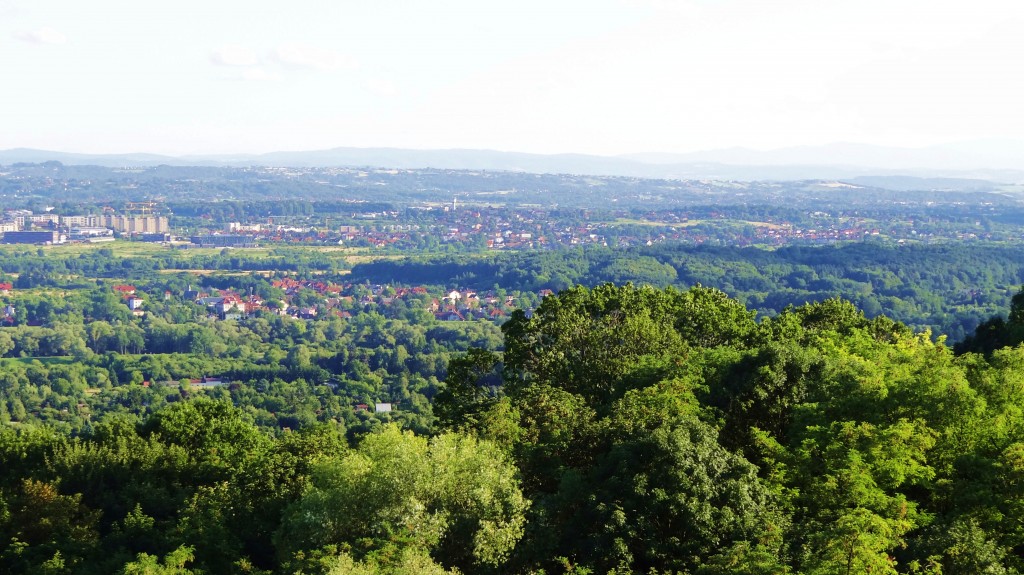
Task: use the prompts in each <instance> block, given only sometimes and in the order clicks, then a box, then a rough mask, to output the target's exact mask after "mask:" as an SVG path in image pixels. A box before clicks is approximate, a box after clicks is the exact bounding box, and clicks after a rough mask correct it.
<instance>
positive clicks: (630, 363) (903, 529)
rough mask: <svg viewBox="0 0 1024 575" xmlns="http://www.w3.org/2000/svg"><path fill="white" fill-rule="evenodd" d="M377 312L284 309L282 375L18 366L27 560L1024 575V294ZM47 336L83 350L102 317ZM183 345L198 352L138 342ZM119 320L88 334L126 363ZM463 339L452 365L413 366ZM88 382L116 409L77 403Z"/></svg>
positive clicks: (7, 486)
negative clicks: (374, 409)
mask: <svg viewBox="0 0 1024 575" xmlns="http://www.w3.org/2000/svg"><path fill="white" fill-rule="evenodd" d="M94 299H95V300H96V301H94V302H91V303H90V304H89V305H92V306H93V308H90V309H95V310H97V311H96V313H103V312H102V303H103V302H102V301H101V300H102V296H101V291H100V290H97V291H96V292H95V294H94ZM80 303H82V305H83V306H85V305H86V302H85V301H84V300H83V302H80ZM168 305H170V306H171V307H172V308H173V304H168ZM84 313H86V314H88V313H92V312H90V311H86V312H84ZM167 313H170V310H169V311H168V312H167ZM364 315H366V317H365V318H363V319H361V320H359V322H356V321H355V320H356V318H359V317H361V316H356V317H355V318H353V320H351V321H350V322H344V321H340V320H339V321H338V322H335V323H334V327H333V328H331V327H330V324H327V325H317V326H316V328H315V329H316V330H318V331H319V335H317V334H312V333H309V331H310V330H306V329H300V328H299V327H298V325H302V324H301V323H300V322H292V321H288V320H279V321H278V320H275V321H277V323H276V325H275V321H271V320H270V319H266V318H257V319H262V320H263V321H264V322H266V324H267V325H266V326H265V327H264V328H260V329H266V330H267V331H266V337H267V339H268V340H270V341H277V342H278V345H280V343H281V342H283V341H285V340H286V338H290V340H291V341H292V342H293V344H294V345H293V351H292V352H289V353H288V355H287V356H286V357H277V358H275V360H274V361H269V360H266V359H265V358H267V357H268V355H269V357H273V356H274V352H273V351H271V350H270V349H269V348H267V347H261V346H264V345H268V344H263V343H261V342H262V337H260V336H256V337H254V336H249V335H247V332H249V331H251V330H249V329H248V328H245V329H244V330H243V329H241V328H239V327H237V326H235V325H234V323H233V322H220V323H219V324H217V327H215V326H214V325H210V326H208V327H206V328H204V329H208V330H213V332H214V333H212V334H210V337H209V338H208V339H205V340H204V339H203V337H206V336H198V339H192V336H191V335H187V334H178V335H177V336H176V335H175V333H174V329H173V326H172V325H170V324H168V325H167V326H163V327H160V325H159V324H158V325H156V326H147V327H146V330H144V331H143V332H142V333H140V334H136V335H137V337H139V338H141V341H139V340H136V341H135V343H134V344H133V343H132V341H131V336H126V337H128V339H127V340H126V341H125V342H124V345H125V346H126V349H124V350H123V351H124V352H128V353H122V350H110V351H102V349H101V353H96V351H95V350H93V349H92V348H91V347H87V349H78V350H77V354H78V355H79V356H80V357H78V358H75V356H74V354H75V353H76V352H75V350H72V354H71V356H70V357H63V356H62V357H61V358H53V359H47V358H36V359H32V358H8V359H3V360H0V361H2V362H3V363H2V364H0V365H2V368H3V370H2V374H0V390H2V392H3V394H4V397H6V398H8V401H7V402H6V403H4V404H3V407H4V411H2V412H0V418H2V420H3V422H4V423H5V424H4V425H0V461H2V463H3V465H2V466H0V541H2V543H0V571H2V572H4V573H12V574H14V573H76V574H77V573H81V574H92V573H96V574H101V573H103V574H106V573H124V574H171V573H175V574H189V573H191V574H213V573H239V574H242V573H261V574H271V573H280V574H296V573H301V574H310V575H312V574H332V575H340V574H372V573H388V574H391V573H394V574H399V573H401V574H405V573H409V574H411V573H456V572H458V573H466V574H470V573H484V574H486V573H515V574H518V573H523V574H541V573H545V574H559V573H566V574H569V573H571V574H576V575H582V574H605V573H614V574H627V573H637V574H640V573H644V574H666V575H667V574H692V575H698V574H702V575H710V574H726V573H730V574H787V573H791V574H798V573H801V574H803V573H806V574H844V575H849V574H854V573H858V574H859V573H890V574H896V573H928V574H940V573H941V574H947V575H948V574H979V573H992V574H997V573H1017V572H1019V571H1020V570H1021V568H1022V567H1024V524H1022V523H1021V518H1022V517H1024V410H1022V408H1021V406H1022V405H1024V376H1022V374H1024V348H1021V347H1019V344H1020V343H1021V341H1022V340H1024V292H1021V293H1019V294H1018V295H1017V296H1015V297H1013V299H1012V301H1011V302H1010V303H1009V306H1008V308H1007V309H1005V310H1003V313H1001V314H997V317H994V318H992V319H991V320H989V321H986V322H985V323H983V324H982V325H981V327H980V328H979V330H978V331H977V333H976V334H975V335H974V336H972V337H968V338H966V339H965V341H964V342H963V343H962V344H961V345H959V346H958V347H957V349H953V348H951V347H949V346H948V345H946V343H945V342H944V341H942V340H941V339H940V340H938V341H936V340H935V339H933V338H932V337H930V335H929V334H928V333H922V332H916V331H914V330H912V329H911V328H908V327H906V326H905V325H904V324H902V323H899V322H897V321H894V320H892V319H889V318H888V317H886V316H885V315H872V316H871V317H870V318H869V317H868V316H867V315H865V313H864V312H863V311H862V310H860V309H858V308H857V307H856V306H855V305H854V304H852V303H850V302H848V301H845V300H839V299H826V300H823V301H819V302H815V303H810V304H804V305H800V306H796V307H793V306H790V307H786V308H784V309H783V310H781V311H780V312H779V313H777V314H775V315H773V316H770V317H766V316H763V315H761V316H759V315H758V314H757V313H756V311H755V310H753V309H749V308H748V307H747V306H746V305H744V304H743V303H741V302H740V301H739V300H737V299H734V298H732V297H730V296H728V295H727V294H726V293H724V292H722V291H719V290H717V289H712V288H705V287H693V288H689V289H685V290H681V289H678V288H674V287H671V286H670V287H666V288H657V287H650V286H643V287H636V286H633V285H631V284H627V285H622V286H616V285H614V284H603V285H598V286H595V287H591V288H587V287H571V288H569V289H566V290H564V291H562V292H561V293H559V294H558V295H555V296H549V297H546V298H544V299H543V300H542V302H541V303H540V304H539V305H538V306H537V307H536V309H534V310H533V312H532V313H531V314H527V313H525V311H524V310H517V311H514V312H512V313H511V317H510V318H509V319H508V320H507V321H505V322H504V323H503V324H502V326H501V328H500V333H496V332H495V333H493V334H492V333H491V332H488V331H486V330H485V331H479V332H477V333H475V334H474V332H472V331H465V330H462V331H458V330H456V331H451V330H452V329H453V328H444V329H449V330H450V331H449V332H443V331H440V330H441V325H440V324H438V325H436V326H435V327H432V328H430V327H424V326H414V325H405V324H402V323H394V322H401V321H402V320H399V319H394V318H385V317H384V316H382V315H379V314H377V315H374V314H364ZM147 321H149V320H147ZM317 323H320V322H317ZM108 324H110V322H108ZM353 324H354V325H353ZM470 324H472V325H477V326H481V325H491V324H487V323H481V322H475V323H474V322H470ZM91 325H92V324H91V323H89V322H87V323H86V324H85V326H86V327H84V328H83V329H86V330H88V329H89V327H90V326H91ZM111 325H119V324H116V321H115V323H114V324H111ZM428 325H429V324H428ZM158 328H159V329H158ZM399 328H403V329H404V330H405V331H404V332H403V331H402V330H401V329H399ZM40 329H42V328H40ZM46 329H49V330H50V331H51V332H52V333H47V334H46V335H45V337H48V338H50V339H47V340H46V341H48V342H51V343H50V344H48V345H57V343H53V342H56V341H57V340H58V339H59V338H60V337H61V334H60V333H59V332H60V331H61V329H63V330H65V331H74V330H75V329H78V328H76V327H64V328H60V327H59V326H58V327H51V328H46ZM161 329H162V330H164V331H165V332H167V335H166V336H165V338H166V339H164V340H160V341H163V342H165V343H164V344H163V345H168V346H173V345H178V344H176V343H174V342H176V341H178V340H176V339H175V337H185V338H186V339H185V340H181V341H180V342H179V343H180V344H181V345H186V344H187V345H188V346H189V350H190V351H191V352H193V353H189V354H181V355H174V354H173V353H167V354H163V355H160V356H145V355H138V354H136V355H132V354H131V353H130V352H131V351H132V350H131V349H127V348H130V347H131V346H132V345H140V346H143V347H145V346H149V345H155V340H152V338H153V337H154V335H153V334H155V333H158V332H159V330H161ZM478 329H479V328H478ZM495 329H497V328H495ZM216 330H235V331H233V332H232V331H227V332H225V333H216ZM330 330H333V331H330ZM118 331H119V330H114V333H107V332H105V331H102V330H101V331H100V332H99V335H98V336H97V339H96V340H95V341H91V342H89V343H90V344H91V345H108V344H109V345H112V346H118V345H121V343H119V339H118V338H119V337H120V336H119V335H118V333H117V332H118ZM300 331H301V333H300ZM85 333H86V338H85V339H86V340H88V339H89V337H90V335H89V332H88V331H86V332H85ZM396 333H404V336H403V337H404V338H405V339H404V340H403V342H404V343H403V345H402V349H405V350H406V355H405V356H403V357H396V356H397V355H398V352H397V350H398V346H397V345H395V341H390V342H389V341H388V340H387V339H386V338H388V337H392V338H393V337H395V334H396ZM214 335H216V338H214V337H213V336H214ZM232 337H234V338H236V339H234V340H232V339H231V338H232ZM492 337H496V338H498V339H499V340H500V341H499V342H493V341H491V338H492ZM380 338H385V339H384V340H383V341H380ZM42 339H45V338H42ZM68 339H70V340H72V341H76V338H74V337H70V336H68ZM396 341H397V340H396ZM100 342H105V343H102V344H101V343H100ZM225 342H231V343H230V346H231V347H230V349H237V350H240V351H238V352H237V353H233V352H231V351H230V350H229V347H228V345H229V344H227V343H225ZM332 342H336V343H332ZM307 343H308V345H307ZM405 343H408V344H410V346H411V347H409V348H406V346H405V345H404V344H405ZM217 344H219V345H224V346H225V347H224V348H223V349H220V350H214V348H213V346H215V345H217ZM314 344H315V345H314ZM193 345H194V346H195V347H192V346H193ZM203 345H207V346H210V347H208V348H206V349H207V352H208V353H211V354H212V355H211V361H216V362H219V363H218V364H217V367H218V368H219V369H220V370H222V371H223V373H225V374H226V373H229V372H231V373H233V374H234V375H235V378H234V379H235V380H237V381H244V382H249V383H244V384H242V385H238V386H231V387H227V386H225V387H217V388H215V389H211V390H209V391H206V390H198V391H197V390H193V389H191V388H190V387H189V382H186V381H182V382H181V383H180V384H179V385H177V386H175V385H173V383H166V382H165V383H161V384H159V385H157V384H156V383H155V382H156V381H157V380H158V378H157V377H156V376H153V375H152V374H153V373H154V370H155V369H156V368H155V367H154V366H153V365H152V362H154V361H160V362H161V364H160V366H159V368H160V369H163V370H164V372H163V373H161V376H160V378H159V379H164V380H167V381H173V378H174V377H175V376H181V374H183V373H186V372H188V371H189V369H190V368H189V366H188V362H189V361H194V359H189V358H195V357H196V356H200V357H201V355H202V352H201V350H202V349H204V348H202V347H201V346H203ZM378 346H379V349H382V350H387V349H391V350H393V351H392V352H391V355H390V356H388V355H387V354H385V353H381V354H377V352H376V351H375V350H376V349H378ZM416 346H419V347H416ZM321 349H323V350H330V353H328V352H327V351H322V352H321V351H316V352H315V353H314V352H312V351H311V350H321ZM303 350H304V351H303ZM410 350H413V351H412V352H410ZM416 350H418V351H416ZM442 350H444V353H445V354H446V355H444V358H445V364H444V365H436V364H435V365H434V366H433V367H431V366H427V365H418V364H417V363H416V361H415V360H414V356H415V354H416V353H420V355H421V359H423V360H425V359H426V358H427V357H429V353H428V352H430V353H433V352H439V351H442ZM349 358H356V359H358V360H359V361H353V362H349ZM261 362H262V365H263V367H260V365H261ZM387 362H391V367H396V366H397V365H398V364H401V365H403V366H406V368H408V369H406V370H404V371H403V370H395V373H398V374H404V377H405V381H404V382H403V381H402V377H401V376H399V377H397V378H396V379H395V380H394V381H393V382H391V383H392V384H393V385H394V387H393V388H392V387H389V388H387V389H389V390H390V392H389V393H393V394H394V396H393V399H392V401H396V402H397V403H398V405H408V406H410V408H409V409H408V410H407V413H406V412H404V411H403V410H400V412H399V413H394V414H392V413H375V414H372V413H367V412H366V411H368V410H361V409H360V408H359V406H357V407H356V409H355V410H353V407H352V402H365V403H371V402H372V401H373V400H378V401H379V400H380V399H381V397H380V396H379V395H374V394H379V393H380V391H379V390H371V389H364V390H363V391H362V392H360V391H359V388H358V385H357V384H358V382H360V381H364V380H366V379H367V378H370V379H372V377H381V376H380V374H382V373H387V369H384V368H385V367H386V364H387ZM396 362H397V363H396ZM421 363H422V362H421ZM350 364H351V365H363V366H364V367H363V368H359V369H360V370H362V369H364V368H365V369H367V371H366V372H364V373H348V374H346V372H345V366H348V365H350ZM411 366H415V367H411ZM205 367H209V366H204V368H205ZM191 369H194V368H191ZM374 369H377V371H374ZM233 370H234V371H233ZM245 370H249V371H248V372H245ZM431 370H433V371H431ZM144 372H145V377H147V378H148V379H149V381H141V380H140V378H142V377H143V373H144ZM243 372H244V373H243ZM424 373H431V374H432V375H431V376H429V377H424V375H423V374H424ZM136 374H138V375H136ZM325 377H326V379H324V378H325ZM430 377H433V379H430ZM90 378H91V379H90ZM103 378H106V381H102V380H103ZM82 382H85V383H84V384H83V383H82ZM143 383H149V384H150V385H148V386H145V385H143ZM380 384H381V385H385V382H384V381H383V380H382V381H381V382H380ZM78 385H85V386H88V387H87V389H89V390H92V391H89V392H88V394H87V395H89V397H90V398H92V399H90V400H89V401H86V402H85V405H86V406H87V407H96V406H100V405H107V404H109V408H104V409H98V408H96V409H94V411H95V412H89V411H86V410H83V409H82V408H81V405H80V404H78V403H75V404H71V405H61V404H60V403H59V401H56V400H54V398H60V397H67V398H77V397H79V395H78V394H77V392H76V390H75V389H72V388H74V387H75V386H78ZM332 385H333V386H334V387H336V388H338V389H346V390H348V391H346V392H345V393H346V394H348V396H345V398H344V399H342V400H339V399H338V397H339V394H331V393H329V392H328V390H331V389H332V387H331V386H332ZM403 385H404V387H403ZM81 391H84V390H81ZM403 393H404V394H406V395H405V399H402V397H403V396H402V394H403ZM318 394H320V395H321V397H319V398H318ZM323 394H326V395H329V396H331V397H332V398H333V399H327V398H326V396H324V395H323ZM101 396H102V397H104V398H105V400H104V401H103V402H100V401H98V400H96V399H95V398H96V397H101ZM15 400H16V401H15ZM68 401H72V400H71V399H69V400H68ZM74 401H81V400H79V399H74ZM90 402H91V403H90ZM275 402H277V403H276V404H275ZM403 402H404V403H403ZM288 405H307V406H308V409H309V411H308V412H307V411H305V410H304V411H303V412H302V413H298V412H296V413H293V415H292V418H291V419H288V418H287V417H284V416H286V415H287V414H285V413H282V410H287V409H288V408H287V406H288ZM416 405H418V407H413V406H416ZM332 409H333V410H334V412H332V411H331V410H332ZM47 410H49V411H47ZM16 412H17V413H16ZM28 412H36V413H39V414H43V413H44V412H45V413H48V414H49V415H48V416H47V417H42V416H38V417H36V418H33V417H29V416H27V415H26V413H28Z"/></svg>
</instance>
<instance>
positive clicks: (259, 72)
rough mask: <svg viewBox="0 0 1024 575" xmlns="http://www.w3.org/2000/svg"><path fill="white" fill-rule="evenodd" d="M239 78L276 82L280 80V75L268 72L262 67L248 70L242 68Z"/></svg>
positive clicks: (250, 80)
mask: <svg viewBox="0 0 1024 575" xmlns="http://www.w3.org/2000/svg"><path fill="white" fill-rule="evenodd" d="M239 78H240V79H242V80H246V81H248V82H277V81H280V80H281V77H280V76H278V75H277V74H274V73H273V72H268V71H267V70H264V69H263V68H250V69H248V70H244V71H243V72H242V75H241V76H239Z"/></svg>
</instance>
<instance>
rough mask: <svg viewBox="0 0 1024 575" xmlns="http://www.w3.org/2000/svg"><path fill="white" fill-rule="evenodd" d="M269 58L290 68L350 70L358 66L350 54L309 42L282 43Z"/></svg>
mask: <svg viewBox="0 0 1024 575" xmlns="http://www.w3.org/2000/svg"><path fill="white" fill-rule="evenodd" d="M270 59H271V60H272V61H274V62H277V63H278V64H280V65H281V66H283V67H285V68H288V69H292V70H322V71H331V70H340V69H347V70H350V69H353V68H356V67H357V66H358V63H357V62H356V60H355V58H353V57H351V56H348V55H345V54H339V53H338V52H335V51H333V50H327V49H324V48H320V47H318V46H311V45H309V44H282V45H280V46H278V47H277V48H275V49H274V51H273V52H271V54H270Z"/></svg>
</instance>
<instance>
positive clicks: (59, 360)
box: [0, 355, 75, 369]
mask: <svg viewBox="0 0 1024 575" xmlns="http://www.w3.org/2000/svg"><path fill="white" fill-rule="evenodd" d="M33 361H38V362H39V363H41V364H43V365H45V366H47V367H49V366H52V365H70V364H72V363H74V362H75V360H74V358H72V357H71V356H70V355H63V356H56V357H0V369H3V368H4V367H5V366H8V365H14V364H18V363H20V364H23V365H29V364H30V363H32V362H33Z"/></svg>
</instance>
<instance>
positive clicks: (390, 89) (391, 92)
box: [366, 78, 398, 98]
mask: <svg viewBox="0 0 1024 575" xmlns="http://www.w3.org/2000/svg"><path fill="white" fill-rule="evenodd" d="M366 88H367V89H368V90H370V93H371V94H373V95H374V96H378V97H381V98H394V97H395V96H397V95H398V87H397V86H395V83H394V82H392V81H391V80H388V79H386V78H370V79H369V80H367V81H366Z"/></svg>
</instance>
